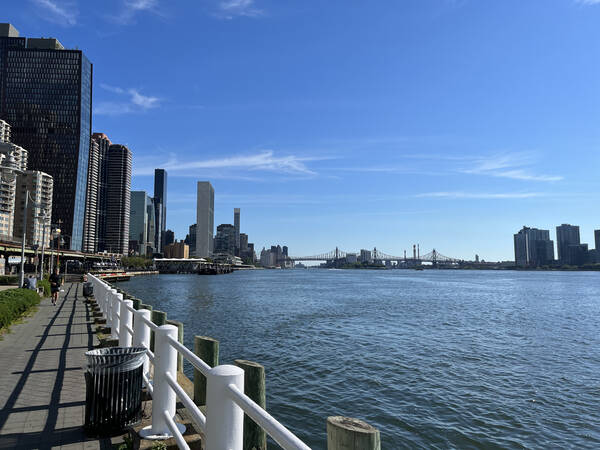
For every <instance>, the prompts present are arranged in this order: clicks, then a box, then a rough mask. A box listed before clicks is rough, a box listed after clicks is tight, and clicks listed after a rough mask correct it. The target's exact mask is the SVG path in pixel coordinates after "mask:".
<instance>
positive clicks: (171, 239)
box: [163, 230, 175, 245]
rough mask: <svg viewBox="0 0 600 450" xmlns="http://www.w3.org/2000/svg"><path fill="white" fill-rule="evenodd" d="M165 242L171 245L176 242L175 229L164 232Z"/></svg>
mask: <svg viewBox="0 0 600 450" xmlns="http://www.w3.org/2000/svg"><path fill="white" fill-rule="evenodd" d="M163 236H164V237H163V244H164V245H169V244H173V243H175V233H174V232H173V230H166V231H165V233H164V234H163Z"/></svg>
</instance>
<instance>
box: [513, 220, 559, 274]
mask: <svg viewBox="0 0 600 450" xmlns="http://www.w3.org/2000/svg"><path fill="white" fill-rule="evenodd" d="M514 245H515V264H516V265H517V266H519V267H538V266H542V265H548V264H552V262H553V261H554V242H552V241H551V240H550V231H548V230H539V229H537V228H529V227H523V228H522V229H521V230H519V232H518V233H517V234H515V235H514Z"/></svg>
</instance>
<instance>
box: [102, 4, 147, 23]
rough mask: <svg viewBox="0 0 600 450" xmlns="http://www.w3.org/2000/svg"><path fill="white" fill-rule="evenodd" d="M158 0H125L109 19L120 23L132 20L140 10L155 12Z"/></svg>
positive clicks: (131, 21)
mask: <svg viewBox="0 0 600 450" xmlns="http://www.w3.org/2000/svg"><path fill="white" fill-rule="evenodd" d="M157 6H158V0H125V1H124V2H123V7H122V9H121V12H120V13H119V14H118V15H117V16H112V17H110V19H111V20H112V21H113V22H116V23H118V24H120V25H128V24H131V23H133V22H134V18H135V15H136V14H137V13H139V12H142V11H149V12H155V13H156V12H157V10H156V8H157Z"/></svg>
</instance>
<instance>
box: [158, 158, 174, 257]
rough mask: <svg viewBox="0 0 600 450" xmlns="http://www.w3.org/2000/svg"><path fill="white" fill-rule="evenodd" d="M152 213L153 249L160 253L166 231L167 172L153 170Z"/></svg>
mask: <svg viewBox="0 0 600 450" xmlns="http://www.w3.org/2000/svg"><path fill="white" fill-rule="evenodd" d="M154 211H155V212H154V229H155V230H156V235H155V241H154V247H155V248H156V251H157V252H158V253H162V248H163V246H164V245H166V244H165V230H166V229H167V172H166V170H164V169H154ZM171 242H173V241H171Z"/></svg>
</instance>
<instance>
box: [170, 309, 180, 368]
mask: <svg viewBox="0 0 600 450" xmlns="http://www.w3.org/2000/svg"><path fill="white" fill-rule="evenodd" d="M167 324H169V325H174V326H176V327H177V341H178V342H179V343H180V344H183V324H182V323H181V322H180V321H178V320H167ZM177 371H178V372H183V355H182V354H181V353H179V352H177Z"/></svg>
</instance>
